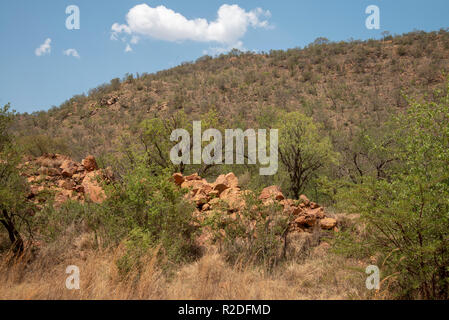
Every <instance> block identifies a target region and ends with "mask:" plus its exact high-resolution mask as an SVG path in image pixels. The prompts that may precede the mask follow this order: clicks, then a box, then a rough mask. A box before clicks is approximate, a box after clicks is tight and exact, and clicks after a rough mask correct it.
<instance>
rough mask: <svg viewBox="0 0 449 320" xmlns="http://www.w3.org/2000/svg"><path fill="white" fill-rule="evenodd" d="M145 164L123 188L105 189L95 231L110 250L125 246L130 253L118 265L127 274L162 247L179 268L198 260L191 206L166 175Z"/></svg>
mask: <svg viewBox="0 0 449 320" xmlns="http://www.w3.org/2000/svg"><path fill="white" fill-rule="evenodd" d="M143 163H144V162H142V163H139V164H136V165H135V166H134V167H133V168H132V169H131V170H130V171H129V172H128V173H127V174H126V175H125V176H124V179H123V181H122V182H117V183H115V184H113V185H111V186H105V187H106V189H107V194H108V199H107V201H106V202H105V203H104V205H103V206H102V207H101V212H100V213H99V216H98V218H97V223H96V226H95V228H96V229H97V230H99V231H100V232H101V233H102V234H103V235H104V237H105V239H106V240H107V243H109V244H118V243H120V242H122V240H124V239H125V240H126V241H125V244H126V248H127V251H126V253H125V255H124V256H123V257H122V259H121V260H120V265H121V268H122V270H123V271H126V270H128V267H129V264H130V263H131V264H133V261H138V258H139V257H140V256H141V254H143V253H144V252H145V251H146V250H147V249H149V248H153V249H154V248H158V247H160V253H161V254H162V255H163V256H164V258H167V259H168V260H169V261H170V262H171V263H175V264H176V263H183V262H188V261H192V260H193V259H194V258H196V257H197V256H198V254H199V252H198V248H197V246H196V244H195V238H196V235H197V224H196V220H195V218H194V217H193V209H194V208H193V206H192V205H191V204H189V203H187V202H186V201H185V200H184V198H183V192H181V191H180V190H179V189H178V188H177V187H176V185H175V184H174V183H173V182H172V181H170V174H169V172H168V171H166V170H165V171H161V170H159V169H155V168H152V167H148V166H146V165H144V164H143ZM126 266H128V267H126Z"/></svg>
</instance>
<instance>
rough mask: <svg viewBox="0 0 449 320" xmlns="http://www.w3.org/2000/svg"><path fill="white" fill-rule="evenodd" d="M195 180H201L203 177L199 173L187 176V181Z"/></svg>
mask: <svg viewBox="0 0 449 320" xmlns="http://www.w3.org/2000/svg"><path fill="white" fill-rule="evenodd" d="M195 180H201V177H200V176H199V175H198V173H194V174H191V175H190V176H187V177H185V181H195Z"/></svg>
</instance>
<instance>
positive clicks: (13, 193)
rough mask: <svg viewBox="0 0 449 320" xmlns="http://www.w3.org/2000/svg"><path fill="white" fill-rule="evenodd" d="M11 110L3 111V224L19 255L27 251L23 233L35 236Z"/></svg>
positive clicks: (0, 178) (0, 191)
mask: <svg viewBox="0 0 449 320" xmlns="http://www.w3.org/2000/svg"><path fill="white" fill-rule="evenodd" d="M9 109H10V105H9V104H7V105H5V106H4V107H3V108H0V130H1V131H0V223H1V224H2V225H3V227H4V228H5V230H6V231H7V232H8V236H9V239H10V241H11V249H12V250H13V251H14V252H16V253H18V252H21V251H22V250H23V239H22V235H21V232H22V231H28V232H29V233H30V234H31V230H30V229H29V228H28V227H29V221H28V219H29V209H30V207H29V205H28V204H27V202H26V201H25V200H26V190H27V185H26V182H25V181H24V179H23V178H22V177H21V176H20V174H19V170H18V169H17V166H18V164H19V161H20V153H19V152H18V149H17V146H16V144H15V141H14V139H13V137H12V136H11V135H10V125H11V123H12V121H13V118H14V112H10V111H9Z"/></svg>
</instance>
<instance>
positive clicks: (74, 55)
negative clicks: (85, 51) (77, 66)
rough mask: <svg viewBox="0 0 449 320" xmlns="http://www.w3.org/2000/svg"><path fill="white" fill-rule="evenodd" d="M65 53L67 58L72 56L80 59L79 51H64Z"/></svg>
mask: <svg viewBox="0 0 449 320" xmlns="http://www.w3.org/2000/svg"><path fill="white" fill-rule="evenodd" d="M63 53H64V55H65V56H68V57H70V56H72V57H75V58H78V59H79V58H80V55H79V54H78V51H76V50H75V49H67V50H64V51H63Z"/></svg>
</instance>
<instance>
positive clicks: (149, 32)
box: [111, 4, 271, 47]
mask: <svg viewBox="0 0 449 320" xmlns="http://www.w3.org/2000/svg"><path fill="white" fill-rule="evenodd" d="M270 16H271V14H270V11H264V10H262V9H261V8H257V9H254V10H251V11H246V10H244V9H242V8H240V7H239V6H238V5H228V4H224V5H222V6H221V7H220V8H219V9H218V12H217V18H216V20H215V21H207V20H206V19H203V18H197V19H187V18H186V17H184V16H183V15H182V14H180V13H177V12H175V11H173V10H171V9H168V8H166V7H165V6H162V5H161V6H157V7H155V8H153V7H150V6H148V5H147V4H140V5H136V6H135V7H133V8H131V10H129V12H128V14H127V15H126V24H119V23H114V24H113V25H112V27H111V39H113V40H118V39H119V36H120V35H128V36H131V37H132V38H131V42H132V43H134V44H135V43H137V42H138V40H139V37H140V36H143V37H150V38H153V39H158V40H165V41H171V42H179V41H185V40H190V41H197V42H216V43H220V44H221V45H223V46H226V47H231V46H234V45H239V46H241V41H240V40H241V39H242V38H243V36H244V35H245V34H246V32H247V30H248V28H249V27H253V28H268V27H270V25H269V23H268V20H267V19H268V18H269V17H270Z"/></svg>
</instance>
